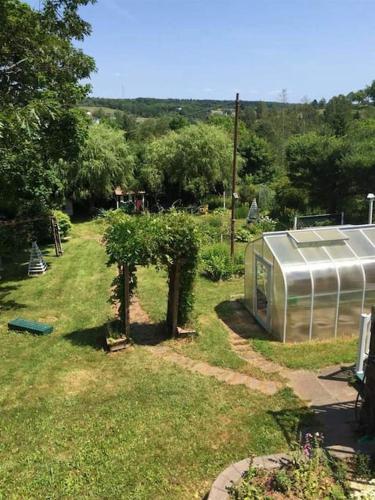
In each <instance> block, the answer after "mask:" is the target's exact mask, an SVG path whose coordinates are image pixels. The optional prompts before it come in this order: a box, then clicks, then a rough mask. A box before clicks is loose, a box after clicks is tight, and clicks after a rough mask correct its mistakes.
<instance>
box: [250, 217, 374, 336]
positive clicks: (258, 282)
mask: <svg viewBox="0 0 375 500" xmlns="http://www.w3.org/2000/svg"><path fill="white" fill-rule="evenodd" d="M245 305H246V307H247V309H248V310H249V311H250V312H251V314H253V316H254V317H255V318H256V320H257V321H258V322H259V323H260V324H261V325H262V326H263V327H264V328H265V329H266V330H267V331H268V332H270V333H271V334H272V335H273V336H274V337H275V338H277V339H279V340H281V341H282V342H302V341H306V340H312V339H331V338H340V337H347V336H352V335H358V331H359V321H360V314H361V313H362V312H369V311H370V309H371V306H372V305H375V225H363V226H338V227H319V228H311V229H301V230H295V231H283V232H273V233H264V234H263V236H262V237H261V238H259V239H257V240H255V241H252V242H250V243H249V244H248V246H247V249H246V256H245Z"/></svg>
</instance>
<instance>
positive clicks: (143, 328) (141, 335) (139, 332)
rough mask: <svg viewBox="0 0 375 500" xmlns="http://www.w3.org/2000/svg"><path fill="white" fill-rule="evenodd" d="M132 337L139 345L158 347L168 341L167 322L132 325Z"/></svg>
mask: <svg viewBox="0 0 375 500" xmlns="http://www.w3.org/2000/svg"><path fill="white" fill-rule="evenodd" d="M130 337H131V339H132V340H133V342H134V343H135V344H138V345H158V344H161V343H162V342H164V341H165V340H167V339H168V338H169V337H168V334H167V329H166V325H165V322H161V323H153V324H149V323H132V324H131V325H130Z"/></svg>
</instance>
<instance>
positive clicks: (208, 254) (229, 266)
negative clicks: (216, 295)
mask: <svg viewBox="0 0 375 500" xmlns="http://www.w3.org/2000/svg"><path fill="white" fill-rule="evenodd" d="M202 263H203V274H204V275H205V276H206V277H207V278H209V279H211V280H212V281H219V280H227V279H229V278H231V277H232V276H236V275H237V276H239V275H241V274H243V273H244V260H243V256H242V255H239V254H237V255H235V257H234V260H233V261H232V259H231V256H230V254H229V248H228V247H227V246H226V245H221V244H217V245H213V246H212V247H211V248H209V249H208V250H206V251H205V252H204V253H203V255H202Z"/></svg>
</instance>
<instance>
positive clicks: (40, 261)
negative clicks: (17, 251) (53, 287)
mask: <svg viewBox="0 0 375 500" xmlns="http://www.w3.org/2000/svg"><path fill="white" fill-rule="evenodd" d="M46 270H47V264H46V261H45V260H44V258H43V255H42V252H41V251H40V249H39V247H38V245H37V243H36V241H33V243H32V245H31V252H30V262H29V276H38V275H39V274H43V273H45V272H46Z"/></svg>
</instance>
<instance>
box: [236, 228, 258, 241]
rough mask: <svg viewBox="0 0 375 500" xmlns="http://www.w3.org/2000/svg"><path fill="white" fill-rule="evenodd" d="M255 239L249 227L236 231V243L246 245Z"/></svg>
mask: <svg viewBox="0 0 375 500" xmlns="http://www.w3.org/2000/svg"><path fill="white" fill-rule="evenodd" d="M253 238H254V235H253V233H252V232H251V231H250V230H249V229H248V228H247V227H240V228H239V229H237V231H236V241H240V242H242V243H246V242H247V241H251V240H252V239H253Z"/></svg>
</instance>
